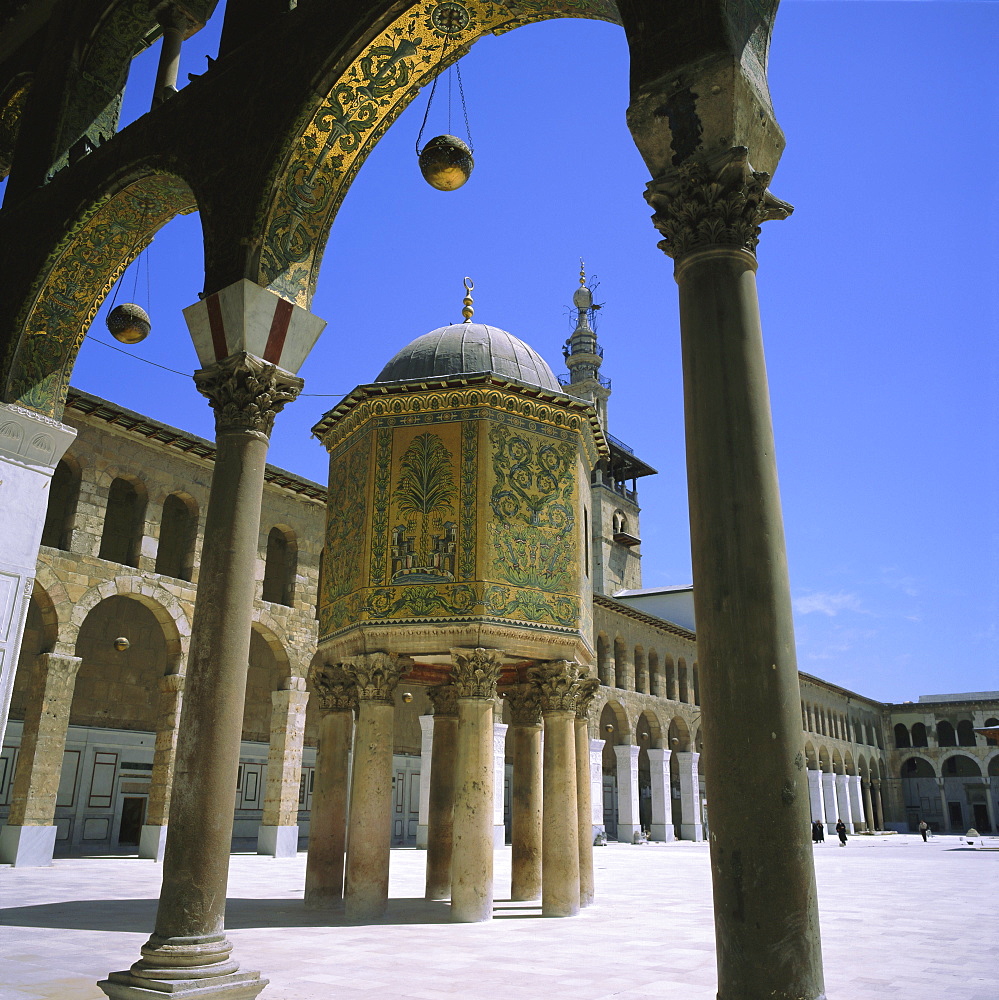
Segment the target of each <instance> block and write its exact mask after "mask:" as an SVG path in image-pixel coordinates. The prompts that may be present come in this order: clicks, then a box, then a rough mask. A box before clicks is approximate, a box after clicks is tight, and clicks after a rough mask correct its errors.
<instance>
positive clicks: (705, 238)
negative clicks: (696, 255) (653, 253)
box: [645, 146, 794, 259]
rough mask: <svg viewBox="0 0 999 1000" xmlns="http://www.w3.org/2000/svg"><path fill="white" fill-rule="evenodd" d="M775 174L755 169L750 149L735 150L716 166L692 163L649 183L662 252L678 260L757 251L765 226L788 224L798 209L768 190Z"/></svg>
mask: <svg viewBox="0 0 999 1000" xmlns="http://www.w3.org/2000/svg"><path fill="white" fill-rule="evenodd" d="M769 182H770V175H769V174H768V173H765V172H763V171H760V170H754V169H753V168H752V166H751V165H750V163H749V150H748V149H747V148H746V147H745V146H734V147H732V148H731V149H729V150H727V151H726V153H725V154H724V156H722V157H719V158H716V159H714V160H712V161H711V162H708V163H704V162H701V161H696V160H695V161H691V162H688V163H685V164H684V165H683V166H681V167H679V168H678V169H677V170H676V171H675V172H673V173H670V174H669V175H667V176H664V177H658V178H656V179H654V180H652V181H650V182H649V184H648V186H647V188H646V192H645V197H646V200H647V201H648V202H649V204H650V205H651V206H652V207H653V208H654V209H655V210H656V213H655V215H653V216H652V222H653V225H655V227H656V229H658V230H659V232H661V233H662V234H663V237H664V239H662V240H661V241H660V242H659V249H660V250H662V251H663V252H664V253H665V254H667V255H668V256H670V257H673V258H674V259H675V258H678V257H682V256H683V255H684V254H687V253H690V252H691V251H692V250H697V249H699V248H701V247H705V246H719V245H721V246H731V247H738V248H740V249H743V250H748V251H749V252H750V253H755V252H756V245H757V243H759V238H760V226H761V225H762V224H763V223H764V222H768V221H770V220H774V219H786V218H787V217H788V216H789V215H790V214H791V212H792V211H794V209H793V207H792V206H791V205H789V204H788V203H787V202H785V201H781V200H780V199H779V198H776V197H774V196H773V195H772V194H771V193H770V191H769V190H768V189H767V184H768V183H769Z"/></svg>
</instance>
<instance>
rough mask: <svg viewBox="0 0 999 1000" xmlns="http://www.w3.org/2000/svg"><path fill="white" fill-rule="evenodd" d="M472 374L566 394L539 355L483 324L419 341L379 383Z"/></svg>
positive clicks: (444, 330)
mask: <svg viewBox="0 0 999 1000" xmlns="http://www.w3.org/2000/svg"><path fill="white" fill-rule="evenodd" d="M473 372H495V373H496V374H497V375H503V376H506V377H507V378H514V379H518V380H519V381H521V382H526V383H527V384H528V385H535V386H539V387H540V388H542V389H551V390H552V391H554V392H563V391H564V390H563V389H562V387H561V386H560V385H559V383H558V379H557V378H556V377H555V374H554V373H553V372H552V370H551V368H549V367H548V363H547V362H546V361H545V359H544V358H542V357H541V355H540V354H538V352H537V351H535V350H534V349H533V348H531V347H528V345H527V344H525V343H524V342H523V341H522V340H520V339H518V338H517V337H514V336H513V334H510V333H507V332H506V330H501V329H499V327H495V326H486V325H485V324H484V323H454V324H452V325H451V326H442V327H441V328H440V329H438V330H432V331H431V332H430V333H425V334H424V335H423V336H422V337H417V338H416V340H414V341H412V342H411V343H409V344H407V345H406V346H405V347H404V348H403V349H402V350H401V351H399V352H398V354H396V355H395V357H393V358H392V359H391V360H390V361H389V362H388V364H387V365H385V367H384V368H383V369H382V370H381V373H380V374H379V375H378V378H377V379H375V381H376V382H402V381H405V380H408V379H419V378H446V377H447V376H449V375H464V374H471V373H473Z"/></svg>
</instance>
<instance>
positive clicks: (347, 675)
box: [309, 663, 357, 712]
mask: <svg viewBox="0 0 999 1000" xmlns="http://www.w3.org/2000/svg"><path fill="white" fill-rule="evenodd" d="M309 680H310V682H311V683H312V688H313V690H314V691H315V692H316V698H317V699H318V701H319V707H320V709H321V710H322V711H323V712H337V711H340V712H344V711H350V710H352V709H356V708H357V685H356V683H355V680H354V675H353V673H351V672H350V671H349V670H347V669H346V668H345V666H344V664H342V663H323V664H316V665H315V666H314V667H313V668H312V669H311V670H310V671H309Z"/></svg>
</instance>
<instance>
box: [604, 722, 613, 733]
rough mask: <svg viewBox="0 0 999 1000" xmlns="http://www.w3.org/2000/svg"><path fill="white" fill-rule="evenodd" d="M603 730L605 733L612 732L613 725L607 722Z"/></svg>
mask: <svg viewBox="0 0 999 1000" xmlns="http://www.w3.org/2000/svg"><path fill="white" fill-rule="evenodd" d="M604 732H605V733H612V732H614V727H613V726H612V725H611V724H610V723H609V722H608V723H607V725H606V726H604Z"/></svg>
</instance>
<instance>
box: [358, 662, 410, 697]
mask: <svg viewBox="0 0 999 1000" xmlns="http://www.w3.org/2000/svg"><path fill="white" fill-rule="evenodd" d="M412 663H413V661H412V660H411V659H409V657H408V656H399V654H398V653H364V654H362V655H361V656H354V657H351V659H350V660H349V661H347V662H346V663H344V667H346V669H347V671H348V673H350V674H351V675H353V678H354V683H355V685H356V690H357V700H358V701H381V702H385V703H386V704H389V705H391V704H393V703H394V702H393V695H394V694H395V688H396V685H397V684H398V683H399V680H400V679H401V678H402V675H403V674H404V673H405V672H406V671H407V670H408V669H409V668H410V667H411V666H412Z"/></svg>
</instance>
